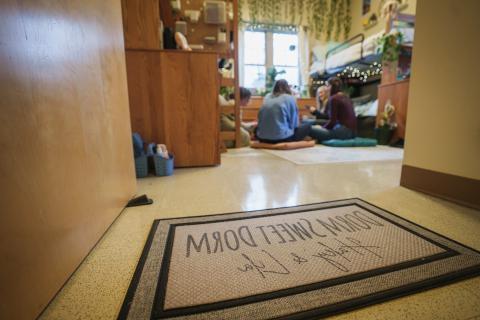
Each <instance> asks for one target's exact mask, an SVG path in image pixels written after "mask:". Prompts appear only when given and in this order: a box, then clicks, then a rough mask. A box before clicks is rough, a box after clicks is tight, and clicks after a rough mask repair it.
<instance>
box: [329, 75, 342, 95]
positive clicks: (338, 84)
mask: <svg viewBox="0 0 480 320" xmlns="http://www.w3.org/2000/svg"><path fill="white" fill-rule="evenodd" d="M327 82H328V84H329V85H330V96H333V95H334V94H337V93H339V92H340V91H342V86H343V82H342V79H340V78H338V77H331V78H328V80H327Z"/></svg>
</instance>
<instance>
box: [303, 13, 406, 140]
mask: <svg viewBox="0 0 480 320" xmlns="http://www.w3.org/2000/svg"><path fill="white" fill-rule="evenodd" d="M387 21H388V22H387V28H386V30H385V31H381V32H378V33H376V34H373V35H371V36H369V37H367V38H365V35H364V34H363V33H361V34H357V35H356V36H354V37H352V38H350V39H348V40H346V41H345V42H343V43H341V44H339V45H337V46H336V47H334V48H332V49H330V50H328V52H327V53H326V55H325V60H324V61H323V63H322V64H317V65H316V70H314V72H313V73H311V78H312V80H313V81H312V83H313V85H312V87H311V92H310V93H311V94H312V96H315V92H316V89H317V87H319V86H321V85H322V84H324V83H325V81H326V80H327V79H328V78H329V77H331V76H340V77H341V78H343V79H344V80H345V82H346V83H347V84H348V85H353V86H351V87H353V91H352V92H350V94H351V97H352V102H353V105H354V109H355V114H356V116H357V130H358V132H357V133H358V135H359V136H360V137H368V138H375V131H374V128H375V124H376V114H377V110H378V100H377V92H378V89H377V85H378V84H379V83H380V80H381V76H380V74H379V71H380V70H381V62H382V61H381V59H382V57H381V55H380V54H378V53H377V43H378V40H379V39H380V38H381V37H382V36H383V35H384V34H385V33H387V32H389V33H393V32H400V33H401V34H402V35H403V41H402V48H401V50H402V52H405V53H403V54H400V58H399V68H400V69H401V70H402V69H404V70H403V71H408V73H409V69H410V60H411V52H412V47H413V40H414V33H415V32H414V31H415V30H414V25H415V16H413V15H407V14H396V16H395V17H394V18H392V19H389V20H387ZM367 72H370V73H369V76H368V77H367V78H365V77H363V78H362V74H363V73H367Z"/></svg>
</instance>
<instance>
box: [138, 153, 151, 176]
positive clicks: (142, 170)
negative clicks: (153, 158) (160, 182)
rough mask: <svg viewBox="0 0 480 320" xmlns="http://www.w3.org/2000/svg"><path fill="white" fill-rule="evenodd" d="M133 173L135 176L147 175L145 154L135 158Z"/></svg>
mask: <svg viewBox="0 0 480 320" xmlns="http://www.w3.org/2000/svg"><path fill="white" fill-rule="evenodd" d="M135 174H136V176H137V178H145V177H146V176H147V175H148V162H147V156H146V155H144V154H143V155H141V156H138V157H136V158H135Z"/></svg>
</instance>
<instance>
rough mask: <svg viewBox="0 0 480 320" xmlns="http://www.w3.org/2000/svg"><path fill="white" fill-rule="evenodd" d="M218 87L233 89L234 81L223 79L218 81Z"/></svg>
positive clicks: (232, 79)
mask: <svg viewBox="0 0 480 320" xmlns="http://www.w3.org/2000/svg"><path fill="white" fill-rule="evenodd" d="M220 86H222V87H235V79H234V78H224V77H222V78H221V79H220Z"/></svg>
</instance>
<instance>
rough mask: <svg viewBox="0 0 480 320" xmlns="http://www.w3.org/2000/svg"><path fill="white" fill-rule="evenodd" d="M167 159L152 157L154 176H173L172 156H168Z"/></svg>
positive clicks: (155, 155)
mask: <svg viewBox="0 0 480 320" xmlns="http://www.w3.org/2000/svg"><path fill="white" fill-rule="evenodd" d="M168 156H169V158H168V159H165V158H163V157H161V156H159V155H157V154H154V155H153V163H154V165H155V175H156V176H159V177H162V176H171V175H172V174H173V160H174V158H173V155H172V154H170V153H169V154H168Z"/></svg>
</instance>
